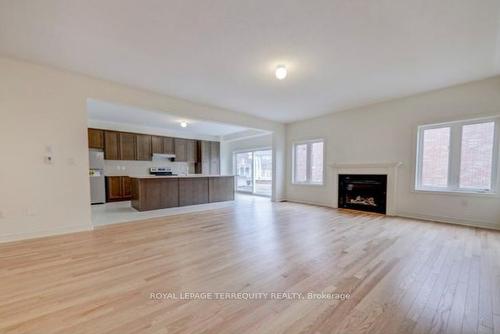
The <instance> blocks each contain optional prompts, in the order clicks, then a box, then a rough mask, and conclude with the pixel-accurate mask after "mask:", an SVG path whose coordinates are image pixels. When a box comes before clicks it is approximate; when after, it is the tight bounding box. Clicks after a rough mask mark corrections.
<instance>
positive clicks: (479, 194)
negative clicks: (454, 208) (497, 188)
mask: <svg viewBox="0 0 500 334" xmlns="http://www.w3.org/2000/svg"><path fill="white" fill-rule="evenodd" d="M413 192H415V193H423V194H433V195H448V196H466V197H500V195H499V194H498V193H496V192H491V191H485V192H481V191H461V190H434V189H425V188H420V189H419V188H416V189H414V190H413Z"/></svg>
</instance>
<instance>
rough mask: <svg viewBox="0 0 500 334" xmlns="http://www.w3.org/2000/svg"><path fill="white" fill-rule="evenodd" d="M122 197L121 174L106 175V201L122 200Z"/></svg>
mask: <svg viewBox="0 0 500 334" xmlns="http://www.w3.org/2000/svg"><path fill="white" fill-rule="evenodd" d="M122 198H123V190H122V180H121V176H106V202H112V201H120V200H121V199H122Z"/></svg>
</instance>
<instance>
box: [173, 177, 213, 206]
mask: <svg viewBox="0 0 500 334" xmlns="http://www.w3.org/2000/svg"><path fill="white" fill-rule="evenodd" d="M203 203H208V178H207V177H193V178H180V179H179V206H185V205H195V204H203Z"/></svg>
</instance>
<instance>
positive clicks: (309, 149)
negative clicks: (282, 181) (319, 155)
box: [291, 138, 326, 187]
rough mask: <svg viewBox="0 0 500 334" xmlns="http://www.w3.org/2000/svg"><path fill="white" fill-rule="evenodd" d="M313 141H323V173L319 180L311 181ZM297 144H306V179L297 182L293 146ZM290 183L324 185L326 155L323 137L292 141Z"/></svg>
mask: <svg viewBox="0 0 500 334" xmlns="http://www.w3.org/2000/svg"><path fill="white" fill-rule="evenodd" d="M315 143H323V161H322V162H323V173H322V175H321V182H312V181H311V179H312V159H311V157H312V145H313V144H315ZM298 145H307V149H306V159H307V160H306V181H305V182H299V181H296V178H295V171H296V169H297V160H296V156H295V148H296V147H297V146H298ZM291 155H292V184H293V185H302V186H314V187H322V186H324V185H325V172H326V170H325V157H326V141H325V139H323V138H316V139H309V140H301V141H295V142H293V143H292V154H291Z"/></svg>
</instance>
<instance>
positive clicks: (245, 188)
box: [234, 150, 273, 196]
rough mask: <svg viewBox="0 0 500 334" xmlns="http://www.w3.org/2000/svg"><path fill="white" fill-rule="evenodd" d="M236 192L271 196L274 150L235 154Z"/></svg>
mask: <svg viewBox="0 0 500 334" xmlns="http://www.w3.org/2000/svg"><path fill="white" fill-rule="evenodd" d="M234 170H235V174H236V191H241V192H247V193H253V194H256V195H263V196H271V192H272V172H273V155H272V150H258V151H248V152H237V153H234Z"/></svg>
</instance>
